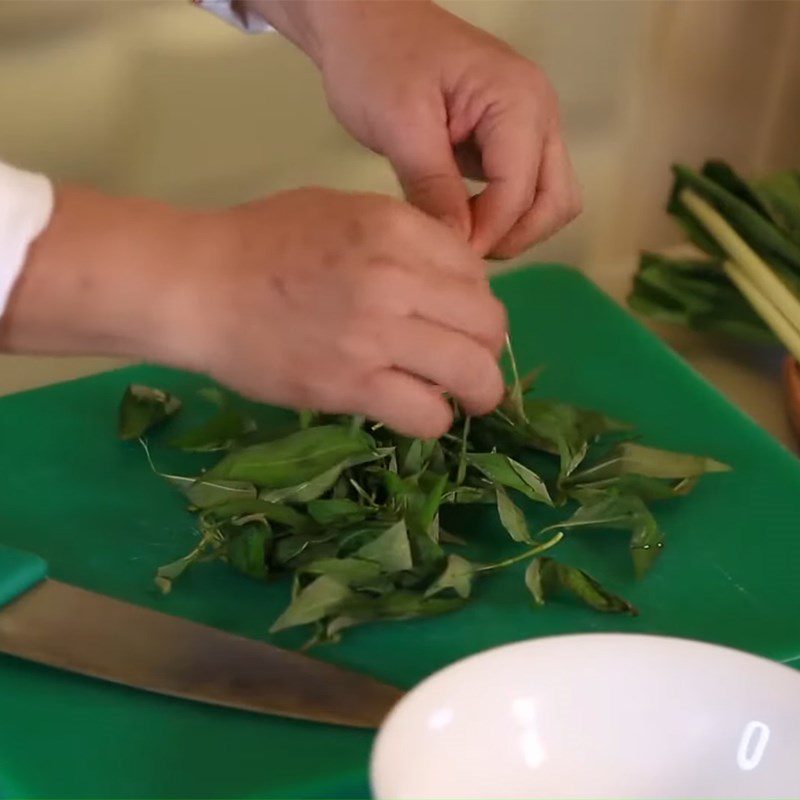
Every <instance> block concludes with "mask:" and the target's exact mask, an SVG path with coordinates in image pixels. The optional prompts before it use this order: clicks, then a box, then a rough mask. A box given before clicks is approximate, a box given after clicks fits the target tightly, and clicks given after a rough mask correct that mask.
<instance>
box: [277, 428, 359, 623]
mask: <svg viewBox="0 0 800 800" xmlns="http://www.w3.org/2000/svg"><path fill="white" fill-rule="evenodd" d="M311 430H313V429H311ZM352 597H353V592H352V591H351V590H350V589H348V588H347V586H345V585H344V584H343V583H341V582H340V581H338V580H336V579H335V578H332V577H331V576H329V575H320V576H319V577H318V578H316V579H315V580H313V581H312V582H311V583H309V584H308V586H306V587H305V588H303V589H301V590H300V592H299V593H298V594H297V596H296V597H295V598H294V599H293V600H292V602H291V604H290V605H289V607H288V608H287V609H286V610H285V611H284V612H283V613H282V614H281V615H280V616H279V617H278V619H276V620H275V622H273V623H272V627H271V628H270V629H269V630H270V633H277V632H278V631H282V630H285V629H286V628H293V627H296V626H297V625H307V624H308V623H310V622H316V621H317V620H318V619H323V618H324V617H327V616H330V615H332V614H335V613H336V612H337V611H338V609H340V608H342V607H343V606H344V605H345V603H346V602H347V600H349V599H351V598H352Z"/></svg>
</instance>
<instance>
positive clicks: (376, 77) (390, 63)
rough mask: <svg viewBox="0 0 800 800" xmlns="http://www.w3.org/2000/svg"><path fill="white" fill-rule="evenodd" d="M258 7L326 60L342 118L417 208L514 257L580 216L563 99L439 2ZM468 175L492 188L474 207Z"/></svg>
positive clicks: (495, 252) (348, 0) (495, 253)
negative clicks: (381, 158) (386, 165)
mask: <svg viewBox="0 0 800 800" xmlns="http://www.w3.org/2000/svg"><path fill="white" fill-rule="evenodd" d="M257 7H258V8H259V10H261V11H262V13H264V15H265V16H267V17H268V18H269V19H270V21H272V22H273V24H275V25H276V26H277V27H278V28H279V29H280V30H283V31H284V32H285V33H286V34H287V35H288V36H289V37H290V38H292V39H294V41H296V42H297V43H298V44H300V46H302V47H304V49H306V51H307V52H309V54H310V55H311V56H312V57H313V58H314V60H315V61H316V62H317V64H318V65H319V66H320V69H321V71H322V76H323V80H324V84H325V89H326V92H327V96H328V101H329V103H330V106H331V109H332V110H333V112H334V113H335V114H336V116H337V118H338V119H339V121H340V122H341V123H342V125H343V126H344V127H345V128H346V129H347V130H348V131H349V132H350V133H351V134H352V135H353V136H354V137H355V138H356V139H358V140H359V141H360V142H361V143H362V144H364V145H366V146H367V147H369V148H370V149H372V150H374V151H375V152H377V153H381V154H383V155H385V156H386V157H387V158H388V159H389V161H390V162H391V163H392V166H393V167H394V169H395V171H396V172H397V175H398V177H399V179H400V183H401V185H402V187H403V189H404V191H405V193H406V196H407V197H408V199H409V200H410V201H411V202H412V203H414V204H415V205H416V206H417V207H419V208H420V209H422V210H423V211H425V212H427V213H429V214H431V215H432V216H434V217H437V218H438V219H440V220H442V221H444V222H446V223H447V224H449V225H450V226H451V227H454V228H456V229H457V230H459V231H460V232H462V233H463V234H464V235H465V236H466V237H468V238H469V240H470V242H471V244H472V246H473V248H474V250H475V251H476V252H477V253H478V254H479V255H481V256H487V255H489V256H492V257H496V258H508V257H511V256H514V255H516V254H518V253H519V252H521V251H522V250H524V249H526V248H527V247H529V246H530V245H532V244H535V243H536V242H540V241H542V240H543V239H546V238H547V237H549V236H551V235H552V234H553V233H555V232H556V231H557V230H558V229H559V228H561V227H562V226H564V225H565V224H567V223H568V222H570V221H571V220H572V219H573V218H574V217H575V216H576V215H577V214H578V213H579V211H580V207H581V204H580V192H579V189H578V185H577V181H576V179H575V174H574V172H573V169H572V165H571V164H570V160H569V156H568V154H567V149H566V147H565V144H564V140H563V138H562V134H561V127H560V121H559V114H558V104H557V100H556V95H555V92H554V90H553V88H552V87H551V85H550V83H549V82H548V80H547V78H546V76H545V75H544V73H543V72H542V71H541V69H540V68H539V67H538V66H537V65H536V64H534V63H533V62H531V61H528V60H527V59H525V58H523V57H522V56H520V55H518V54H517V53H515V52H514V51H513V50H511V48H510V47H508V46H507V45H506V44H504V43H503V42H501V41H499V40H498V39H495V38H494V37H493V36H491V35H489V34H488V33H486V32H484V31H481V30H479V29H477V28H475V27H473V26H471V25H469V24H467V23H466V22H464V21H463V20H461V19H459V18H458V17H456V16H453V15H452V14H450V13H448V12H446V11H444V10H443V9H440V8H438V7H437V6H436V5H434V4H433V3H430V2H427V0H424V1H422V2H419V1H414V0H382V1H381V2H375V1H374V0H338V1H337V2H318V3H313V2H302V0H292V2H289V3H275V2H269V0H267V1H266V2H265V0H261V2H260V3H258V5H257ZM462 176H466V177H470V178H477V179H480V180H484V181H485V182H486V187H485V188H484V190H483V191H482V192H481V193H480V194H479V195H478V196H476V197H474V198H471V199H470V198H469V196H468V193H467V188H466V186H465V184H464V181H463V178H462Z"/></svg>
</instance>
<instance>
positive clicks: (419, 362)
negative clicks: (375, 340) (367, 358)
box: [381, 319, 504, 414]
mask: <svg viewBox="0 0 800 800" xmlns="http://www.w3.org/2000/svg"><path fill="white" fill-rule="evenodd" d="M381 339H382V343H383V346H384V348H385V352H386V355H387V357H388V358H390V359H391V361H392V363H393V365H394V366H395V367H397V368H398V369H401V370H402V371H403V372H407V373H410V374H411V375H414V376H416V377H419V378H424V379H425V380H426V381H428V382H429V383H433V384H436V385H437V386H440V387H442V388H443V389H444V390H445V391H446V392H448V393H449V394H451V395H453V397H455V398H456V399H457V400H459V401H460V402H461V404H462V406H463V407H464V409H465V410H466V411H467V413H469V414H488V413H489V412H490V411H492V410H494V409H495V408H496V407H497V405H498V403H499V402H500V401H501V400H502V397H503V391H504V385H503V376H502V374H501V372H500V367H499V366H498V364H497V361H496V359H495V358H494V356H493V355H492V354H491V352H490V351H489V350H488V349H487V348H485V347H483V346H481V345H480V344H478V343H477V342H475V341H474V340H473V339H470V338H469V337H467V336H464V335H463V334H460V333H456V332H454V331H451V330H448V329H446V328H443V327H442V326H440V325H436V324H434V323H432V322H428V321H427V320H423V319H401V320H397V321H396V322H395V323H394V324H393V325H392V326H391V327H389V328H387V329H385V330H384V331H383V332H382V335H381Z"/></svg>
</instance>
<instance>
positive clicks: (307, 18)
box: [242, 0, 322, 68]
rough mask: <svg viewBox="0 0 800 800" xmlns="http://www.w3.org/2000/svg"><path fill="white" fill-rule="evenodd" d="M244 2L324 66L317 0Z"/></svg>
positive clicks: (317, 63) (245, 0)
mask: <svg viewBox="0 0 800 800" xmlns="http://www.w3.org/2000/svg"><path fill="white" fill-rule="evenodd" d="M242 5H243V6H244V7H245V8H246V9H247V10H248V11H251V12H254V13H256V14H258V15H259V16H260V17H262V18H263V19H264V20H266V21H267V22H268V23H269V24H270V25H271V26H272V27H273V28H275V30H277V31H279V32H280V33H281V34H282V35H283V36H284V37H286V38H287V39H289V41H291V42H292V43H293V44H295V45H297V47H299V48H300V49H301V50H302V51H303V52H304V53H305V54H306V55H307V56H308V57H309V58H310V59H311V60H312V61H313V62H314V63H315V64H316V65H317V67H318V68H319V67H321V65H322V40H321V37H320V34H321V31H320V30H319V22H318V9H317V8H316V6H317V5H319V4H318V3H317V2H314V0H242Z"/></svg>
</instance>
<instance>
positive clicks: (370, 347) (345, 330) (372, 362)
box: [332, 316, 383, 368]
mask: <svg viewBox="0 0 800 800" xmlns="http://www.w3.org/2000/svg"><path fill="white" fill-rule="evenodd" d="M332 345H333V350H334V353H335V358H337V359H339V360H341V361H342V362H343V363H346V364H352V365H357V366H360V367H367V368H368V367H374V366H377V365H379V364H381V363H382V361H383V359H381V355H380V354H381V338H380V335H379V331H377V330H375V326H373V325H371V324H369V321H368V320H367V319H365V318H363V317H361V316H350V317H349V318H348V319H347V320H346V321H345V322H344V323H343V324H342V326H341V327H340V328H339V329H338V330H337V331H336V332H335V333H334V335H333V337H332Z"/></svg>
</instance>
